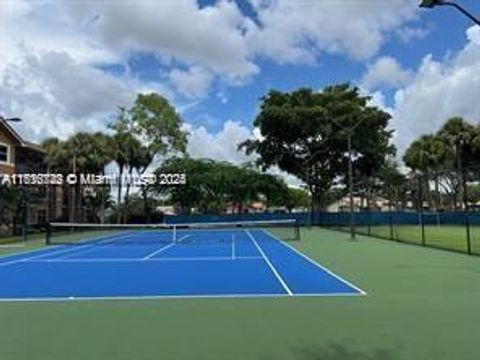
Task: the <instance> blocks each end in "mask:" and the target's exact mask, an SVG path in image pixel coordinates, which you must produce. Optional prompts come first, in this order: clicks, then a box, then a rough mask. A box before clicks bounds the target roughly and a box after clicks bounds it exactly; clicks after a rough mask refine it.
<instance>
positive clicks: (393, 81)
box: [361, 56, 412, 89]
mask: <svg viewBox="0 0 480 360" xmlns="http://www.w3.org/2000/svg"><path fill="white" fill-rule="evenodd" d="M411 76H412V74H411V72H410V71H409V70H404V69H403V68H402V66H401V65H400V64H399V63H398V61H397V60H396V59H395V58H392V57H388V56H385V57H381V58H379V59H377V60H376V61H375V62H374V63H373V64H371V65H369V66H368V69H367V72H366V73H365V75H364V76H363V79H362V81H361V83H362V86H364V87H366V88H369V89H371V88H376V87H378V86H392V87H399V86H403V85H406V84H407V83H408V81H409V80H410V78H411Z"/></svg>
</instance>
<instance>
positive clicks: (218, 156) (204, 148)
mask: <svg viewBox="0 0 480 360" xmlns="http://www.w3.org/2000/svg"><path fill="white" fill-rule="evenodd" d="M185 129H186V130H187V131H188V132H189V134H190V135H189V139H188V149H187V150H188V153H189V154H190V156H192V157H193V158H197V159H198V158H210V159H214V160H218V161H228V162H230V163H233V164H237V165H238V164H242V163H245V162H248V161H254V160H255V158H256V157H255V155H251V156H247V155H245V153H244V152H241V151H237V148H238V145H239V144H240V143H242V142H243V141H245V140H248V139H252V138H255V139H256V138H259V137H260V131H259V129H256V128H255V129H253V130H250V129H249V128H247V127H246V126H244V125H242V124H241V123H240V122H237V121H232V120H228V121H227V122H225V123H224V126H223V128H222V130H220V131H219V132H217V133H210V132H208V131H207V129H206V128H205V127H203V126H198V127H195V126H193V125H191V124H186V125H185ZM268 172H269V173H271V174H274V175H278V176H281V177H283V178H284V179H285V181H286V182H287V183H288V184H290V185H295V186H300V185H301V182H300V181H299V180H298V179H297V178H296V177H295V176H292V175H289V174H287V173H285V172H282V171H280V169H278V168H277V167H273V168H271V169H269V171H268Z"/></svg>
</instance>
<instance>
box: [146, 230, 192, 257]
mask: <svg viewBox="0 0 480 360" xmlns="http://www.w3.org/2000/svg"><path fill="white" fill-rule="evenodd" d="M188 237H190V235H185V236H183V237H181V238H180V239H178V241H177V242H174V243H171V244H169V245H167V246H163V247H161V248H160V249H158V250H157V251H154V252H152V253H151V254H149V255H147V256H145V257H144V258H143V260H148V259H151V258H152V257H154V256H155V255H158V254H160V253H161V252H163V251H165V250H167V249H170V248H171V247H174V246H175V245H177V244H178V243H179V242H180V241H182V240H185V239H186V238H188Z"/></svg>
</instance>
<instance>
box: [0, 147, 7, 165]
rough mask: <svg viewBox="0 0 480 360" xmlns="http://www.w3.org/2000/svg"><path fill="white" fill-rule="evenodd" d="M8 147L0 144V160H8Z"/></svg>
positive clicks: (5, 161)
mask: <svg viewBox="0 0 480 360" xmlns="http://www.w3.org/2000/svg"><path fill="white" fill-rule="evenodd" d="M8 155H9V147H8V146H7V145H4V144H0V162H4V163H7V162H9V156H8Z"/></svg>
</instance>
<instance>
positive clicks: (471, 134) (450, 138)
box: [438, 117, 478, 210]
mask: <svg viewBox="0 0 480 360" xmlns="http://www.w3.org/2000/svg"><path fill="white" fill-rule="evenodd" d="M438 136H439V137H440V138H441V139H442V140H443V141H444V142H445V144H446V145H447V146H448V148H449V149H448V150H447V151H448V153H449V154H451V155H453V156H451V163H452V165H453V168H454V169H455V171H456V173H457V176H458V182H459V185H460V193H459V194H458V196H457V199H459V200H460V199H461V200H460V201H461V202H462V203H463V207H464V209H465V210H468V194H467V182H468V175H467V169H466V167H465V166H468V165H470V164H471V163H474V162H476V161H478V159H477V158H476V157H475V156H472V155H473V153H475V151H474V148H475V143H476V142H477V133H476V130H475V127H474V126H472V125H470V124H468V123H467V122H466V121H465V120H464V119H462V118H460V117H454V118H451V119H449V120H448V121H447V123H446V124H445V125H444V126H443V128H442V129H441V130H440V131H439V133H438Z"/></svg>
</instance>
